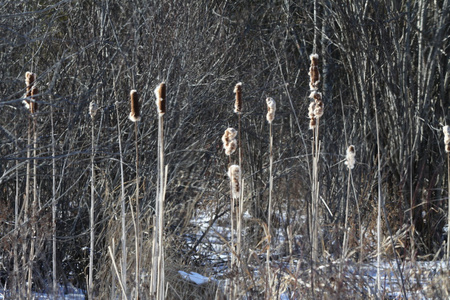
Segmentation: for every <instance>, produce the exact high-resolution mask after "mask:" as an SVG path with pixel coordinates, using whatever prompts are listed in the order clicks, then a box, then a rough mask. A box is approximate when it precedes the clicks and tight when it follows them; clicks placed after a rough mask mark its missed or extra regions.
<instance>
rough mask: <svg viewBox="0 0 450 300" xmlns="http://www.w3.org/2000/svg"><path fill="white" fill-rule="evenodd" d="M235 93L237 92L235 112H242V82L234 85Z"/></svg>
mask: <svg viewBox="0 0 450 300" xmlns="http://www.w3.org/2000/svg"><path fill="white" fill-rule="evenodd" d="M234 93H235V94H236V101H235V103H234V112H235V113H237V114H240V113H242V82H239V83H237V84H236V86H235V87H234Z"/></svg>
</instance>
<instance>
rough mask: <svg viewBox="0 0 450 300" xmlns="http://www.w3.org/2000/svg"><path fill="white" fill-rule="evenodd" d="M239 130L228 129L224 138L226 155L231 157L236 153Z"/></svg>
mask: <svg viewBox="0 0 450 300" xmlns="http://www.w3.org/2000/svg"><path fill="white" fill-rule="evenodd" d="M236 135H237V130H236V129H234V128H231V127H230V128H227V129H226V130H225V133H224V134H223V136H222V142H223V148H224V149H225V154H226V155H231V154H233V153H234V151H236V148H237V142H236Z"/></svg>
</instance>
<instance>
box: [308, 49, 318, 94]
mask: <svg viewBox="0 0 450 300" xmlns="http://www.w3.org/2000/svg"><path fill="white" fill-rule="evenodd" d="M309 58H310V59H311V67H310V68H309V78H310V82H309V87H310V88H311V90H317V89H318V87H319V82H320V74H319V67H318V66H319V55H318V54H311V55H310V56H309Z"/></svg>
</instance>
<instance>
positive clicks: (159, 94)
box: [155, 82, 166, 117]
mask: <svg viewBox="0 0 450 300" xmlns="http://www.w3.org/2000/svg"><path fill="white" fill-rule="evenodd" d="M155 96H156V105H157V106H158V113H159V116H160V117H161V116H163V115H164V114H165V113H166V83H165V82H161V83H160V84H159V85H158V86H157V87H156V89H155Z"/></svg>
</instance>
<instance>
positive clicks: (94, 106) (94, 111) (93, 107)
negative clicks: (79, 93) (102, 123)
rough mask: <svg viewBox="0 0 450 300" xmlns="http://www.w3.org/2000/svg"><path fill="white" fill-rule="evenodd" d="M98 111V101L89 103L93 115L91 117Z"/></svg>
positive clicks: (90, 113) (90, 112)
mask: <svg viewBox="0 0 450 300" xmlns="http://www.w3.org/2000/svg"><path fill="white" fill-rule="evenodd" d="M97 111H98V105H97V103H95V102H94V101H92V102H91V103H90V104H89V115H90V116H91V119H94V118H95V115H96V114H97Z"/></svg>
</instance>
